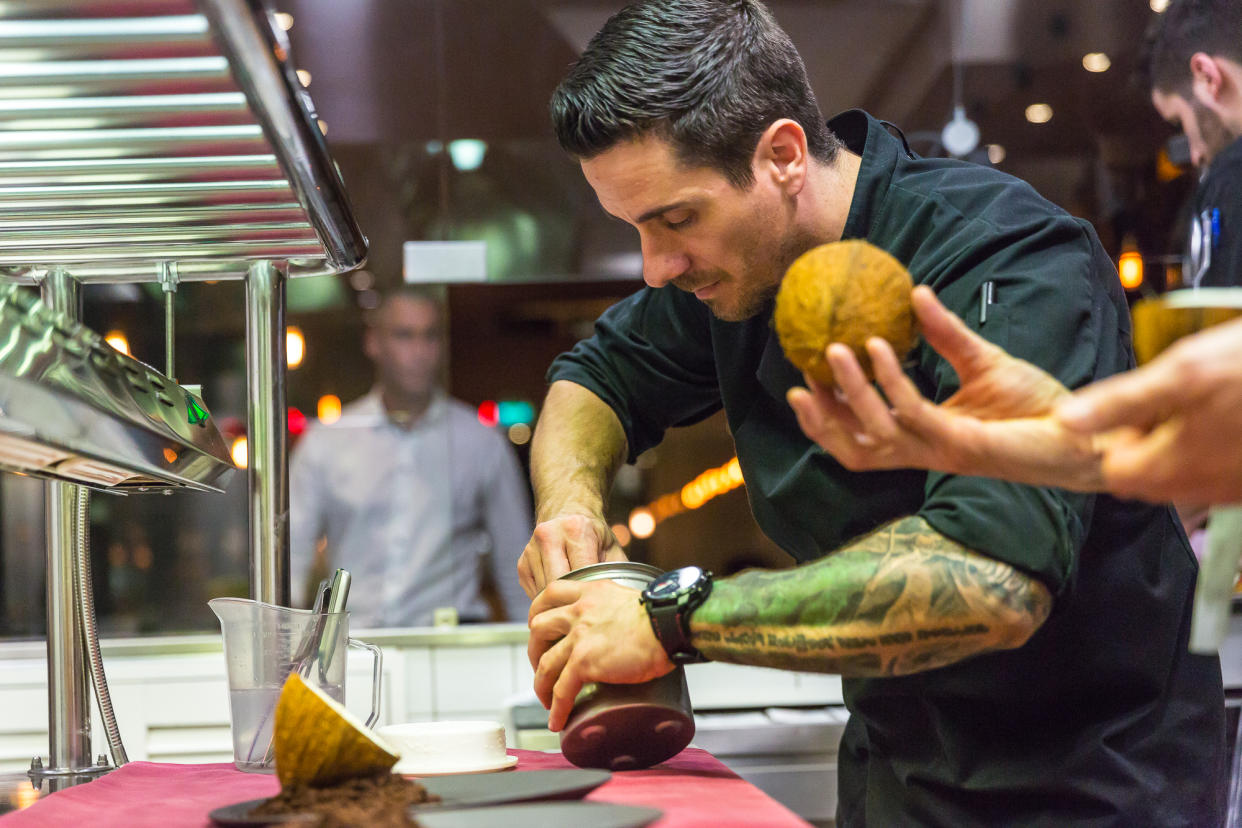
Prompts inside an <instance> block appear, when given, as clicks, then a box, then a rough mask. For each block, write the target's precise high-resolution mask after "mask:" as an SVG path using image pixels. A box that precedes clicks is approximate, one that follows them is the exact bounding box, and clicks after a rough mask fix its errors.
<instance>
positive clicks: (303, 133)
mask: <svg viewBox="0 0 1242 828" xmlns="http://www.w3.org/2000/svg"><path fill="white" fill-rule="evenodd" d="M5 12H6V15H7V16H6V17H5V18H4V19H3V20H0V276H3V277H7V278H8V279H9V280H12V281H18V282H24V283H35V282H38V281H40V280H41V279H42V278H43V277H44V275H45V274H46V273H47V272H49V271H50V270H52V269H54V268H58V267H63V268H64V269H66V270H68V271H69V272H70V273H71V274H72V276H73V277H74V278H75V279H77V280H78V281H83V282H94V281H104V282H147V281H150V282H154V281H158V280H159V279H160V274H161V272H162V270H163V269H164V267H165V265H166V264H168V263H175V264H176V265H177V272H178V277H179V278H183V279H195V278H203V279H230V278H244V277H245V276H246V274H247V271H248V270H249V268H250V267H251V266H252V264H253V263H254V262H256V261H265V260H266V261H275V262H278V263H280V266H281V267H282V269H285V272H286V275H287V276H289V277H297V276H309V275H319V274H324V273H339V272H344V271H346V270H350V269H353V268H355V267H358V266H359V265H361V264H362V263H363V261H365V258H366V239H365V237H364V236H363V235H362V232H361V230H360V229H359V228H358V226H357V223H356V221H355V219H354V216H353V210H352V207H351V206H350V204H349V201H348V199H347V197H346V195H345V189H344V185H343V183H342V182H341V179H340V176H339V174H338V172H337V170H336V166H335V164H334V163H333V162H332V159H331V156H330V155H329V153H328V149H327V145H326V143H325V141H324V138H323V134H322V132H321V130H320V127H319V125H318V119H317V117H316V114H315V111H314V108H313V105H312V103H311V100H310V97H309V95H308V94H307V92H306V90H305V89H304V88H303V87H302V86H301V84H300V82H299V81H298V79H297V75H296V73H295V72H294V70H293V68H292V67H291V66H290V65H289V63H288V54H289V47H288V42H287V40H286V38H285V35H284V32H283V31H282V30H281V29H280V28H279V26H277V25H275V18H274V16H273V15H272V13H271V12H270V10H269V9H267V8H266V7H265V6H264V5H263V3H261V2H259V0H201V2H199V3H197V4H196V3H191V2H188V1H187V0H138V2H129V3H125V4H109V3H106V2H94V1H93V0H80V1H79V2H66V1H65V0H41V1H40V0H27V1H26V2H12V3H6V9H5ZM170 228H175V230H170Z"/></svg>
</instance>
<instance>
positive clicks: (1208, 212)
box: [1148, 0, 1242, 287]
mask: <svg viewBox="0 0 1242 828" xmlns="http://www.w3.org/2000/svg"><path fill="white" fill-rule="evenodd" d="M1148 50H1149V57H1148V64H1149V71H1150V74H1151V85H1152V92H1151V99H1152V104H1153V105H1154V106H1155V107H1156V111H1157V112H1159V113H1160V117H1162V118H1164V119H1165V120H1166V121H1168V122H1169V123H1171V124H1173V125H1174V126H1175V127H1177V128H1179V129H1180V130H1181V131H1182V133H1183V134H1184V135H1185V138H1186V144H1187V146H1188V148H1189V150H1190V159H1191V161H1192V162H1193V163H1194V165H1195V167H1196V168H1198V169H1199V170H1200V171H1201V172H1202V174H1203V177H1202V179H1201V180H1200V182H1199V186H1198V188H1197V189H1196V190H1195V195H1194V199H1193V201H1192V204H1191V215H1190V237H1189V239H1188V241H1187V249H1186V255H1185V268H1184V274H1183V275H1184V279H1185V282H1186V283H1187V284H1188V285H1189V286H1190V287H1221V286H1230V285H1242V138H1240V137H1239V136H1242V2H1240V0H1175V1H1174V2H1173V3H1170V4H1169V7H1168V8H1167V9H1166V10H1165V11H1164V13H1162V14H1159V15H1157V16H1156V18H1155V20H1154V21H1153V25H1152V29H1151V32H1150V34H1149V42H1148Z"/></svg>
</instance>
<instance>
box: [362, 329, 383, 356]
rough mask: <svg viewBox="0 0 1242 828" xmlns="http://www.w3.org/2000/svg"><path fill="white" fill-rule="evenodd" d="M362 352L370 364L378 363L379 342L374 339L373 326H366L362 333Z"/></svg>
mask: <svg viewBox="0 0 1242 828" xmlns="http://www.w3.org/2000/svg"><path fill="white" fill-rule="evenodd" d="M362 352H363V353H364V354H366V357H367V359H369V360H371V361H372V362H379V341H378V339H377V338H376V333H375V326H374V325H367V327H366V329H365V330H364V331H363V333H362Z"/></svg>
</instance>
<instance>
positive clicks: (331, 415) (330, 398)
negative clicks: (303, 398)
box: [315, 394, 341, 425]
mask: <svg viewBox="0 0 1242 828" xmlns="http://www.w3.org/2000/svg"><path fill="white" fill-rule="evenodd" d="M315 414H316V415H317V416H318V417H319V422H321V423H323V424H324V425H332V424H333V423H335V422H336V421H337V420H339V419H341V398H340V397H338V396H337V395H336V394H324V395H323V396H322V397H320V398H319V402H318V403H316V404H315Z"/></svg>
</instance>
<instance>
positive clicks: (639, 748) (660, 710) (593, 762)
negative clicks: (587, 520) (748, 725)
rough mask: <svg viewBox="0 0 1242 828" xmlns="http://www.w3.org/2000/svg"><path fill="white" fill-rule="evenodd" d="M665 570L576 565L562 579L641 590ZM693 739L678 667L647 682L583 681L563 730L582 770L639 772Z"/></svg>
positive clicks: (568, 753)
mask: <svg viewBox="0 0 1242 828" xmlns="http://www.w3.org/2000/svg"><path fill="white" fill-rule="evenodd" d="M661 573H662V570H660V569H659V568H657V567H654V566H651V565H650V564H644V563H634V562H632V561H617V562H609V563H600V564H592V565H590V566H584V567H582V568H581V569H575V570H574V571H573V572H570V573H568V574H567V575H564V576H562V580H566V581H598V580H610V581H616V582H617V583H619V584H622V585H624V586H628V587H632V588H634V589H642V588H644V587H645V586H647V584H649V583H651V582H652V581H653V580H655V578H656V576H658V575H660V574H661ZM692 738H694V712H693V710H692V708H691V707H690V693H689V691H688V690H687V689H686V672H685V669H684V668H682V667H677V668H676V669H675V670H673V671H672V672H671V673H668V674H666V675H663V676H661V677H660V678H658V679H654V680H652V681H648V682H645V683H643V684H587V685H584V686H583V688H582V690H581V692H579V693H578V697H577V699H575V700H574V707H573V710H572V711H571V712H570V714H569V720H568V721H567V722H566V723H565V729H564V730H562V731H561V752H562V753H563V754H565V758H566V759H568V760H569V761H570V762H573V763H574V764H575V765H577V766H578V767H581V768H604V769H606V770H638V769H640V768H648V767H651V766H652V765H655V764H658V763H660V762H663V761H664V760H665V759H669V758H671V757H673V756H675V755H677V754H678V753H680V752H681V750H682V749H683V748H684V747H685V746H686V745H688V744H690V740H691V739H692Z"/></svg>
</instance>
